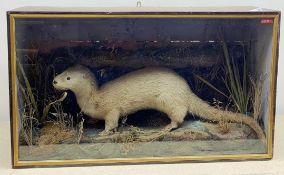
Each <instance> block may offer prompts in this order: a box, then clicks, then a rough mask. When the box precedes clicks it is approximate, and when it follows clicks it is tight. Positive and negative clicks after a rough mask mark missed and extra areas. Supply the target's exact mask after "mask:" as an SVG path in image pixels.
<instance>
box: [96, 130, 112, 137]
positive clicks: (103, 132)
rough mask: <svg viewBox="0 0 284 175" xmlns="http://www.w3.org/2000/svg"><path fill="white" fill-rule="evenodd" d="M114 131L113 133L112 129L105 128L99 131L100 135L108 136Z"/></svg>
mask: <svg viewBox="0 0 284 175" xmlns="http://www.w3.org/2000/svg"><path fill="white" fill-rule="evenodd" d="M112 133H113V132H112V131H107V130H103V131H102V132H100V133H99V136H108V135H111V134H112Z"/></svg>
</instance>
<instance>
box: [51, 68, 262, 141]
mask: <svg viewBox="0 0 284 175" xmlns="http://www.w3.org/2000/svg"><path fill="white" fill-rule="evenodd" d="M53 85H54V87H55V88H56V89H58V90H71V91H73V92H74V93H75V96H76V99H77V103H78V105H79V106H80V108H81V110H82V111H83V112H84V113H85V114H87V115H88V116H90V117H92V118H95V119H101V120H105V130H104V131H103V132H101V133H100V134H101V135H104V134H109V133H110V132H111V131H112V130H114V129H116V128H117V126H118V120H119V118H120V117H122V116H125V115H129V114H131V113H134V112H136V111H138V110H142V109H155V110H158V111H161V112H164V113H166V114H167V115H168V117H169V118H170V119H171V123H170V124H169V125H168V126H166V127H165V129H166V130H171V129H174V128H177V127H178V126H179V125H180V124H181V123H182V122H183V120H184V118H185V116H186V115H187V114H188V113H191V114H193V115H196V116H199V117H200V118H203V119H206V120H210V121H221V120H223V121H224V120H225V121H228V122H237V123H244V124H247V125H248V126H250V127H251V128H252V129H254V131H255V132H256V134H257V135H258V138H259V139H264V138H265V135H264V133H263V130H262V128H261V127H260V126H259V124H258V123H257V122H256V121H255V120H254V119H252V118H251V117H249V116H246V115H244V114H241V113H233V112H228V111H222V110H219V109H216V108H214V107H212V106H210V105H209V104H207V103H206V102H205V101H203V100H202V99H200V98H199V97H197V96H196V95H195V94H194V93H193V92H192V91H191V89H190V87H189V86H188V84H187V82H186V81H185V79H183V78H182V77H181V76H179V75H178V74H176V73H175V72H174V71H172V70H170V69H167V68H143V69H140V70H137V71H134V72H131V73H128V74H126V75H123V76H121V77H119V78H117V79H115V80H113V81H110V82H108V83H106V84H104V85H102V86H101V87H98V85H97V82H96V78H95V76H94V74H93V73H92V72H91V71H90V70H89V69H88V68H86V67H84V66H81V65H76V66H73V67H71V68H68V69H67V70H66V71H64V72H63V73H61V74H59V75H57V76H56V77H55V78H54V81H53Z"/></svg>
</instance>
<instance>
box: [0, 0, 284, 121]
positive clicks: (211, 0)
mask: <svg viewBox="0 0 284 175" xmlns="http://www.w3.org/2000/svg"><path fill="white" fill-rule="evenodd" d="M140 1H141V2H142V6H155V7H157V6H158V7H162V6H167V7H169V6H175V7H180V6H182V7H184V6H258V7H263V8H270V9H276V10H283V12H284V3H283V2H282V3H281V1H282V0H198V1H196V0H140ZM21 6H63V7H66V6H82V7H84V6H87V7H111V6H128V7H135V6H136V0H44V1H43V0H42V1H41V0H1V1H0V39H1V40H0V41H1V42H0V121H8V120H9V84H8V53H7V50H8V48H7V29H6V28H7V25H6V11H8V10H11V9H13V8H17V7H21ZM282 24H283V23H282ZM282 26H283V25H282ZM281 28H282V29H281V33H282V36H283V34H284V33H283V32H284V31H283V30H284V27H281ZM282 38H283V37H282ZM283 47H284V45H283V44H280V59H279V72H278V75H279V76H278V86H277V106H276V109H277V112H276V113H277V114H284V78H282V76H283V75H284V69H283V67H284V60H283V59H282V58H281V57H282V55H284V52H282V51H284V49H283Z"/></svg>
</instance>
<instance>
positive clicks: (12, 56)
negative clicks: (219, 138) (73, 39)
mask: <svg viewBox="0 0 284 175" xmlns="http://www.w3.org/2000/svg"><path fill="white" fill-rule="evenodd" d="M98 17H99V18H266V19H267V18H269V19H273V36H272V40H273V46H272V55H271V58H272V66H271V70H273V71H271V74H270V78H271V81H270V96H269V104H268V105H269V124H268V135H267V143H268V144H267V153H265V154H243V155H210V156H173V157H143V158H112V159H78V160H41V161H21V160H19V149H18V146H19V144H18V142H17V141H16V140H18V134H17V133H18V121H17V120H18V117H17V115H18V114H17V102H18V99H17V95H16V94H17V89H16V46H15V20H16V19H19V18H98ZM7 21H8V38H9V39H8V45H9V82H10V87H9V88H10V115H11V117H10V120H11V136H12V138H11V144H12V166H13V168H23V167H38V166H71V165H102V164H124V163H130V164H135V163H167V162H185V161H195V162H196V161H218V160H261V159H271V158H272V156H273V139H274V137H273V135H274V121H275V101H276V77H277V62H278V42H279V25H280V24H279V23H280V12H278V11H259V12H258V11H245V12H242V11H231V12H230V11H227V12H226V11H219V12H218V11H214V12H210V10H209V11H192V12H191V11H188V12H183V11H181V12H179V11H178V9H177V10H176V11H168V12H163V11H158V12H152V11H148V12H147V11H145V12H143V10H142V11H134V12H127V11H122V12H119V10H117V11H115V12H112V13H109V12H101V11H86V12H84V11H81V10H79V11H72V10H68V9H67V10H64V11H53V10H51V11H45V10H44V11H40V10H38V11H37V10H35V11H25V10H19V11H17V10H15V11H9V12H7Z"/></svg>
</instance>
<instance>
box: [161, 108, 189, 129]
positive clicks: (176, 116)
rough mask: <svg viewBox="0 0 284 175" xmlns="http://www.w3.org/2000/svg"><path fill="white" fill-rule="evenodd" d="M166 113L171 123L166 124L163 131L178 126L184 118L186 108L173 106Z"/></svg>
mask: <svg viewBox="0 0 284 175" xmlns="http://www.w3.org/2000/svg"><path fill="white" fill-rule="evenodd" d="M166 113H167V114H168V117H169V118H170V119H171V123H170V124H168V125H167V126H166V127H165V128H164V130H165V131H171V130H173V129H176V128H178V127H179V126H180V125H181V124H182V122H183V120H184V118H185V116H186V114H187V108H186V107H176V108H174V109H172V110H171V111H169V112H166Z"/></svg>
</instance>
